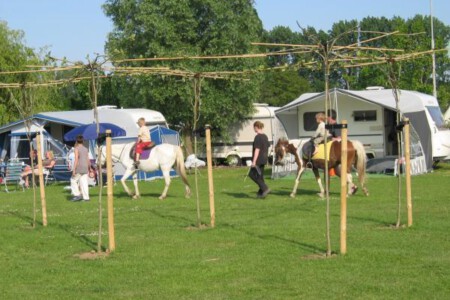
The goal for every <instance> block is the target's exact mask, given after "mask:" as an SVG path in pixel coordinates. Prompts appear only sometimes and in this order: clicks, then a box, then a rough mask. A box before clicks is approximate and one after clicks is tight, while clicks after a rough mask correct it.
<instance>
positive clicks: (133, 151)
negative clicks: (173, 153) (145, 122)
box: [130, 144, 154, 160]
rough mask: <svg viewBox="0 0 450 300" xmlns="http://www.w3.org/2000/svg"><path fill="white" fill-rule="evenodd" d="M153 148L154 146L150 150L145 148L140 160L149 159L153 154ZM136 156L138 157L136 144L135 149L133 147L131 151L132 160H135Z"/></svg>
mask: <svg viewBox="0 0 450 300" xmlns="http://www.w3.org/2000/svg"><path fill="white" fill-rule="evenodd" d="M153 148H154V146H151V147H150V148H144V149H143V150H142V153H141V156H140V157H139V160H142V159H148V158H149V157H150V153H151V152H152V149H153ZM135 155H136V144H134V145H133V147H131V149H130V158H131V159H134V157H135Z"/></svg>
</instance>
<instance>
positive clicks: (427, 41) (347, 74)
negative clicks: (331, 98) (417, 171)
mask: <svg viewBox="0 0 450 300" xmlns="http://www.w3.org/2000/svg"><path fill="white" fill-rule="evenodd" d="M358 26H359V28H360V30H361V32H360V35H359V40H360V41H363V40H367V39H370V38H372V37H374V36H375V34H374V33H371V32H373V31H377V32H386V33H388V32H393V31H397V30H398V31H400V33H402V34H416V35H414V36H407V35H396V36H391V37H386V38H383V39H377V40H374V41H372V42H369V43H364V46H369V47H384V48H397V49H404V50H405V52H406V53H408V52H420V51H427V50H430V49H431V29H430V17H426V16H421V15H416V16H415V17H413V18H411V19H407V20H404V19H402V18H400V17H393V18H392V19H387V18H384V17H381V18H375V17H367V18H364V19H363V20H361V22H360V23H359V24H358V22H357V21H356V20H353V21H349V22H346V21H340V22H337V23H335V24H333V27H332V30H331V31H330V32H329V34H330V35H333V36H338V35H340V34H341V35H342V37H341V38H340V41H339V42H340V44H341V45H349V44H354V43H356V42H358V31H357V28H358ZM352 30H353V32H352V33H351V34H343V33H345V32H350V31H352ZM434 30H435V42H436V49H443V48H445V46H446V45H448V43H449V42H450V27H449V26H445V25H444V24H443V23H442V22H441V21H439V20H437V19H436V20H434ZM436 66H437V70H436V71H437V72H436V73H437V85H438V99H439V101H440V104H441V107H442V108H445V107H446V103H447V100H446V99H447V97H446V96H447V95H448V90H449V88H450V86H449V84H450V83H449V82H448V78H447V77H448V75H447V74H448V70H449V69H450V59H449V57H448V55H447V53H437V54H436ZM400 68H401V73H400V78H399V87H400V88H402V89H408V90H415V91H420V92H424V93H427V94H431V93H432V88H433V87H432V77H431V73H432V65H431V55H426V56H423V57H421V58H417V59H414V60H409V61H405V62H401V63H400ZM338 75H340V76H341V78H339V77H338V78H336V79H337V82H342V83H343V86H341V87H344V88H350V89H364V88H366V87H367V86H374V85H378V86H384V87H389V82H388V77H387V76H386V70H385V69H384V67H383V66H379V67H374V66H368V67H362V68H357V69H355V68H353V69H343V68H341V69H339V73H338Z"/></svg>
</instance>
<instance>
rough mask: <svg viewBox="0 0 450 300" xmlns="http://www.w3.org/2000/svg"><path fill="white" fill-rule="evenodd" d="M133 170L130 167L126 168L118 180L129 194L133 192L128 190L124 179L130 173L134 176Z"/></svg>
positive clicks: (131, 194)
mask: <svg viewBox="0 0 450 300" xmlns="http://www.w3.org/2000/svg"><path fill="white" fill-rule="evenodd" d="M134 172H135V171H133V170H130V169H128V168H127V169H126V170H125V174H123V176H122V179H120V182H121V183H122V186H123V189H124V190H125V192H126V193H127V194H128V195H129V196H132V197H133V196H134V194H133V193H131V192H130V189H129V188H128V186H127V184H126V180H127V179H128V177H130V175H133V176H134Z"/></svg>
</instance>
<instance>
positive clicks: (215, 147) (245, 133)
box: [200, 103, 286, 166]
mask: <svg viewBox="0 0 450 300" xmlns="http://www.w3.org/2000/svg"><path fill="white" fill-rule="evenodd" d="M254 108H255V112H254V113H253V114H252V115H251V116H250V117H249V118H247V119H246V120H245V121H243V122H239V123H235V124H233V125H232V126H231V127H230V129H229V141H225V140H223V141H216V142H213V144H212V157H213V159H216V160H219V161H222V162H225V163H226V164H228V165H230V166H237V165H241V164H243V163H245V161H246V160H249V159H251V157H252V146H253V140H254V138H255V131H254V129H253V123H254V122H255V121H261V122H262V123H263V124H264V133H265V134H266V135H267V137H268V138H269V142H270V143H271V144H273V141H274V140H276V138H277V137H281V136H284V137H286V131H285V129H284V127H283V124H281V122H280V120H278V118H277V117H276V116H275V110H276V109H278V107H273V106H269V105H267V104H262V103H254ZM271 152H272V147H271V148H270V149H269V153H271ZM200 156H201V157H202V158H204V157H205V154H201V155H200ZM270 156H272V154H270Z"/></svg>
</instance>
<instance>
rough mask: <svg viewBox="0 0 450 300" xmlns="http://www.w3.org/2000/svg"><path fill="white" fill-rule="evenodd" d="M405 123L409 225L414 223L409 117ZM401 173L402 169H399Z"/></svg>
mask: <svg viewBox="0 0 450 300" xmlns="http://www.w3.org/2000/svg"><path fill="white" fill-rule="evenodd" d="M403 121H404V122H403V123H404V124H405V126H404V130H405V131H404V133H405V176H406V207H407V209H408V227H410V226H412V224H413V216H412V199H411V152H410V138H409V119H408V118H404V119H403ZM399 174H400V170H399Z"/></svg>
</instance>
